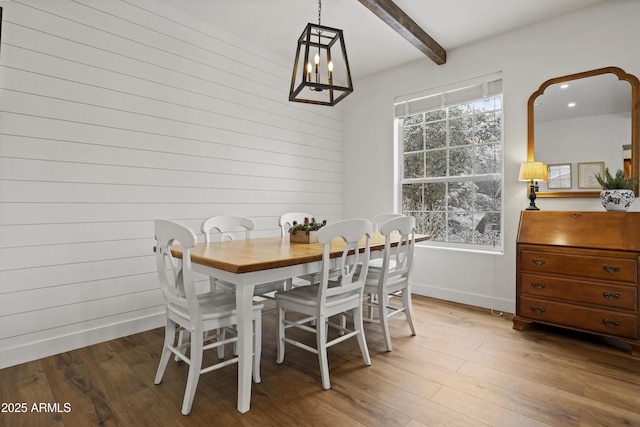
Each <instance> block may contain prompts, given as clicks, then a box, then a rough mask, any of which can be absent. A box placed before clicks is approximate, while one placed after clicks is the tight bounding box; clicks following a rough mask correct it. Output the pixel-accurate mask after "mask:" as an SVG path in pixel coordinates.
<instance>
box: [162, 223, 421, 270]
mask: <svg viewBox="0 0 640 427" xmlns="http://www.w3.org/2000/svg"><path fill="white" fill-rule="evenodd" d="M429 238H430V237H429V236H426V235H416V238H415V240H416V242H422V241H425V240H428V239H429ZM397 244H398V242H397V240H396V241H395V242H393V241H392V246H395V245H397ZM344 248H345V243H344V241H343V240H342V239H340V238H337V239H334V240H332V241H331V257H332V258H334V257H338V256H341V255H342V251H343V250H344ZM370 248H371V251H376V250H382V249H383V248H384V236H383V235H382V234H380V233H378V232H374V233H373V234H372V236H371V241H370ZM322 249H323V245H322V244H320V243H295V242H294V243H290V242H289V237H288V236H286V237H263V238H258V239H250V240H231V241H225V242H211V243H198V244H197V245H196V246H194V247H193V248H192V249H191V262H193V263H196V264H201V265H204V266H207V267H213V268H216V269H219V270H224V271H228V272H231V273H235V274H241V273H249V272H253V271H262V270H269V269H272V268H279V267H288V266H292V265H297V264H306V263H310V262H317V261H322ZM171 252H172V253H173V255H174V256H175V257H177V258H181V257H182V247H181V246H175V247H172V249H171Z"/></svg>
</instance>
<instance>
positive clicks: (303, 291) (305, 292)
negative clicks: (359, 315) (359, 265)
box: [276, 281, 360, 308]
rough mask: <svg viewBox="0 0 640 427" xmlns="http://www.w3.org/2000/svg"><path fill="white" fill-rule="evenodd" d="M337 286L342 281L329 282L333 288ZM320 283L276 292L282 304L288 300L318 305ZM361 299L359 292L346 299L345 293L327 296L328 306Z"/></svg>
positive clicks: (307, 305)
mask: <svg viewBox="0 0 640 427" xmlns="http://www.w3.org/2000/svg"><path fill="white" fill-rule="evenodd" d="M336 286H340V283H338V282H334V281H330V282H329V284H328V287H329V288H333V287H336ZM319 287H320V285H319V284H317V283H316V284H313V285H308V286H300V287H297V288H293V289H291V290H288V291H284V292H276V300H277V301H278V302H279V303H280V304H283V303H284V304H286V303H287V302H289V303H293V304H297V305H302V306H306V307H316V306H317V305H318V304H317V303H318V300H317V298H316V297H317V295H318V288H319ZM359 299H360V295H359V294H358V293H354V294H353V297H352V298H348V299H345V297H344V295H342V296H341V295H336V296H330V297H327V302H326V307H327V308H331V307H332V306H334V305H335V304H336V303H340V305H342V304H344V302H345V300H348V301H351V300H353V301H357V300H359Z"/></svg>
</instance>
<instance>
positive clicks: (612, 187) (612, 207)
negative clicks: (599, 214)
mask: <svg viewBox="0 0 640 427" xmlns="http://www.w3.org/2000/svg"><path fill="white" fill-rule="evenodd" d="M595 178H596V180H597V181H598V184H600V186H601V187H602V191H601V192H600V201H601V202H602V206H604V208H605V209H606V210H608V211H623V212H624V211H626V210H627V209H628V208H629V206H631V203H633V200H634V198H635V194H634V193H633V186H634V185H636V184H637V183H638V177H635V178H628V177H627V176H626V175H625V173H624V171H623V170H622V169H618V171H617V172H616V174H615V176H613V175H611V173H610V172H609V168H605V169H604V177H603V176H601V175H600V174H599V173H596V174H595Z"/></svg>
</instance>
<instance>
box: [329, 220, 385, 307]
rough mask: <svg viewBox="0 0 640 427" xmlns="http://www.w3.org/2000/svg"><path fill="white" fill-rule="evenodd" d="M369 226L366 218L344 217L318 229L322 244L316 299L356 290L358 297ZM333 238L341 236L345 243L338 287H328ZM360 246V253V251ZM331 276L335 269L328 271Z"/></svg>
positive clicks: (366, 267)
mask: <svg viewBox="0 0 640 427" xmlns="http://www.w3.org/2000/svg"><path fill="white" fill-rule="evenodd" d="M371 229H372V224H371V221H369V220H368V219H346V220H343V221H338V222H334V223H331V224H327V225H325V226H324V227H322V228H321V229H320V230H318V235H317V236H318V243H322V244H323V245H324V248H323V253H322V274H321V276H320V286H319V290H318V298H319V299H320V300H321V301H326V298H327V297H332V296H336V295H345V294H353V293H360V295H361V296H362V292H363V289H364V283H365V280H366V278H367V272H368V271H369V255H370V238H371ZM336 237H341V238H342V240H344V242H345V243H346V246H345V249H344V250H343V252H342V256H341V257H340V267H339V273H340V279H339V281H340V286H336V287H331V288H329V287H328V283H329V270H330V265H331V259H330V255H331V240H332V239H334V238H336ZM361 249H363V250H364V253H360V250H361ZM332 277H335V270H332ZM321 305H324V302H321V304H318V306H319V307H320V306H321Z"/></svg>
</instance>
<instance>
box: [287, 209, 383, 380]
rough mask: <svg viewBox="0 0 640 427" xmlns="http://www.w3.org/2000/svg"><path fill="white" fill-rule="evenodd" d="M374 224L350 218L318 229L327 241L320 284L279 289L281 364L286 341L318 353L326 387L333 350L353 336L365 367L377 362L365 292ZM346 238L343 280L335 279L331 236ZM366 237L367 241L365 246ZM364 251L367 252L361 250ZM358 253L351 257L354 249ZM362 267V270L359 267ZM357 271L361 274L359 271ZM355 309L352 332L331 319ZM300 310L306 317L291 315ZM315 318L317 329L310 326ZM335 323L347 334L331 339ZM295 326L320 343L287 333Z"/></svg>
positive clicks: (342, 271)
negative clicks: (330, 349)
mask: <svg viewBox="0 0 640 427" xmlns="http://www.w3.org/2000/svg"><path fill="white" fill-rule="evenodd" d="M371 227H372V226H371V222H370V221H369V220H367V219H350V220H343V221H338V222H334V223H332V224H328V225H325V226H324V227H322V228H321V229H320V230H319V231H318V242H319V243H321V244H323V245H324V246H323V253H322V272H321V273H320V282H319V283H316V284H312V285H309V286H300V287H297V288H293V289H290V290H287V291H278V292H276V306H277V312H278V329H277V331H276V340H277V345H278V347H277V348H278V350H277V359H276V362H277V363H278V364H281V363H282V362H283V361H284V354H285V343H289V344H292V345H295V346H296V347H299V348H301V349H304V350H307V351H310V352H312V353H315V354H317V355H318V361H319V363H320V373H321V377H322V387H323V388H324V389H329V388H331V383H330V381H329V364H328V359H327V348H328V347H331V346H333V345H335V344H338V343H340V342H342V341H344V340H346V339H348V338H352V337H356V338H357V340H358V344H359V346H360V351H361V352H362V357H363V359H364V363H365V365H370V364H371V358H370V357H369V350H368V348H367V343H366V340H365V336H364V327H363V313H362V307H363V306H362V295H363V287H364V281H365V278H366V275H367V270H368V266H369V255H370V237H371ZM337 237H340V238H342V239H343V240H344V242H345V243H346V245H345V249H344V251H343V252H342V256H341V257H339V258H338V260H339V266H340V267H339V271H340V276H339V278H338V280H335V281H334V280H330V266H331V264H332V262H333V259H331V258H330V253H331V251H330V247H331V240H332V239H334V238H337ZM363 237H365V239H364V243H362V245H360V244H359V242H360V240H361V239H362V238H363ZM360 250H363V253H360ZM350 251H353V252H354V253H353V254H352V255H351V256H349V252H350ZM359 265H361V267H360V268H358V266H359ZM357 272H360V274H359V275H358V274H357ZM347 311H353V319H354V320H353V329H352V330H349V329H347V328H346V327H343V326H341V325H338V324H334V323H332V322H330V321H329V318H330V317H332V316H335V315H339V314H342V313H345V312H347ZM289 312H294V313H300V314H302V315H303V316H304V317H303V318H302V319H300V318H298V317H293V318H287V313H289ZM312 321H315V322H316V323H315V327H311V326H309V325H308V324H310V323H311V322H312ZM329 326H330V327H333V328H336V329H338V330H339V331H340V332H342V334H341V335H339V336H338V337H337V338H333V339H330V338H329V336H328V329H329ZM289 328H298V329H301V330H303V331H307V332H311V333H314V334H315V335H316V347H315V348H314V347H311V346H309V345H307V344H304V343H303V342H300V341H297V340H295V339H294V338H292V337H291V336H286V331H287V329H289Z"/></svg>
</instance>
